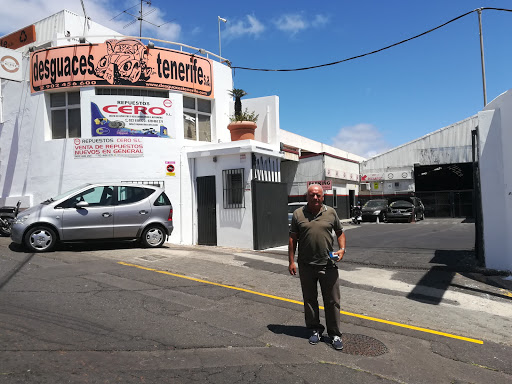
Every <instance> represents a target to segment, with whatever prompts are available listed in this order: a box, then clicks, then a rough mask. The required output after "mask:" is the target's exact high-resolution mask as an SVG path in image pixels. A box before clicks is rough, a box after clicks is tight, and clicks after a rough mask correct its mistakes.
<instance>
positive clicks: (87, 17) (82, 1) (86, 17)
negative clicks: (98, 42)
mask: <svg viewBox="0 0 512 384" xmlns="http://www.w3.org/2000/svg"><path fill="white" fill-rule="evenodd" d="M80 3H82V10H83V11H84V17H85V21H84V33H83V34H82V38H81V39H80V40H83V42H84V43H85V35H86V33H85V26H86V25H87V29H90V28H91V26H90V25H89V20H91V18H90V17H89V16H87V12H86V11H85V4H84V0H80ZM80 42H81V41H80Z"/></svg>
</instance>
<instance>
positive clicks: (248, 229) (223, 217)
mask: <svg viewBox="0 0 512 384" xmlns="http://www.w3.org/2000/svg"><path fill="white" fill-rule="evenodd" d="M241 155H242V153H237V154H233V155H222V156H216V158H217V161H216V162H214V161H213V156H206V157H198V158H196V159H195V161H196V174H195V177H201V176H215V193H216V198H217V205H216V215H217V217H216V221H217V245H219V246H224V247H235V248H248V249H253V248H254V247H253V226H252V224H253V223H252V195H251V182H250V176H251V174H250V172H251V154H250V153H245V154H243V155H244V156H241ZM238 168H244V178H245V186H246V188H245V193H244V198H245V207H244V208H224V204H223V192H224V191H223V181H222V171H223V170H225V169H238ZM194 196H195V193H194ZM196 204H197V203H196ZM194 230H195V232H196V233H197V227H196V228H195V229H194Z"/></svg>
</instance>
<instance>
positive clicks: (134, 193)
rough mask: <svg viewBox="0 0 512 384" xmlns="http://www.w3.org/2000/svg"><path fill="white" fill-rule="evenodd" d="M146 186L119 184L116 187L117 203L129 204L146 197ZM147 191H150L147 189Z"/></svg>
mask: <svg viewBox="0 0 512 384" xmlns="http://www.w3.org/2000/svg"><path fill="white" fill-rule="evenodd" d="M147 190H148V188H141V187H129V186H126V187H125V186H119V187H117V202H118V204H131V203H136V202H138V201H141V200H142V199H145V198H146V197H147ZM149 191H152V190H151V189H149Z"/></svg>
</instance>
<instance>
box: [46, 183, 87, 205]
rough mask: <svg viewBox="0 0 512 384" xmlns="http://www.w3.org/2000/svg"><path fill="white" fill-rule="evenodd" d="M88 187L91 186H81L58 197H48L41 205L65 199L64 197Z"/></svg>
mask: <svg viewBox="0 0 512 384" xmlns="http://www.w3.org/2000/svg"><path fill="white" fill-rule="evenodd" d="M88 185H91V184H89V183H87V184H82V185H80V186H79V187H75V188H73V189H70V190H69V191H66V192H64V193H61V194H60V195H57V196H54V197H50V198H49V199H47V200H45V201H43V202H42V203H41V204H48V203H51V202H52V201H57V200H60V199H63V198H65V197H68V196H69V195H71V194H73V193H75V192H76V191H79V190H80V189H82V188H85V187H87V186H88Z"/></svg>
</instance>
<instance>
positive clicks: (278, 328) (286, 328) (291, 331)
mask: <svg viewBox="0 0 512 384" xmlns="http://www.w3.org/2000/svg"><path fill="white" fill-rule="evenodd" d="M267 328H268V330H269V331H270V332H273V333H276V334H278V335H287V336H293V337H298V338H300V339H308V338H309V336H311V331H310V330H309V329H307V328H306V327H304V326H298V325H283V324H269V325H268V326H267Z"/></svg>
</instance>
